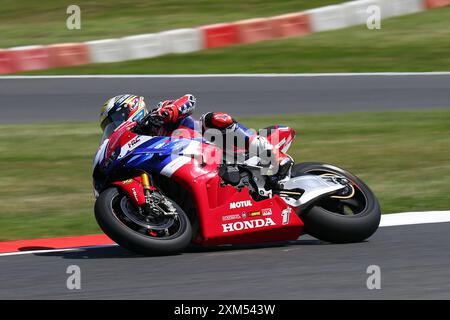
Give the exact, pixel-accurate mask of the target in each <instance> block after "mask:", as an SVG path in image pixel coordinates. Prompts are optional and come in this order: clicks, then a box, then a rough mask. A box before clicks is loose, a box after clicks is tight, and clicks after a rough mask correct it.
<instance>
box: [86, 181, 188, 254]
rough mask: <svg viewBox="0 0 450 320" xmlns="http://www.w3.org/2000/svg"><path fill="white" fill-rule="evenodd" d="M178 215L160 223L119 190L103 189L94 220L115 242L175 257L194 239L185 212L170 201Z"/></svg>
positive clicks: (139, 250) (97, 202) (161, 220)
mask: <svg viewBox="0 0 450 320" xmlns="http://www.w3.org/2000/svg"><path fill="white" fill-rule="evenodd" d="M168 200H169V201H170V202H171V204H172V205H173V207H174V208H175V209H176V215H174V216H168V217H163V218H161V219H159V220H157V221H155V220H151V219H148V218H147V217H146V216H145V215H143V214H142V213H140V212H139V210H138V209H137V208H135V207H134V206H133V205H132V203H131V201H130V200H129V199H128V198H127V196H126V195H125V194H124V193H122V192H121V191H120V190H119V189H117V188H109V189H106V190H104V191H103V192H102V193H101V194H100V195H99V197H98V198H97V201H96V202H95V208H94V210H95V218H96V220H97V222H98V224H99V226H100V228H101V229H102V230H103V232H104V233H106V234H107V235H108V236H109V237H110V238H111V239H112V240H114V241H115V242H117V243H118V244H119V245H121V246H122V247H124V248H127V249H129V250H131V251H134V252H137V253H141V254H146V255H147V254H173V253H177V252H180V251H182V250H183V249H184V248H186V247H187V246H188V245H189V243H190V241H191V237H192V229H191V224H190V222H189V219H188V217H187V215H186V214H185V213H184V211H183V210H182V209H181V208H180V207H179V206H178V205H177V204H176V203H175V202H174V201H172V200H170V199H168Z"/></svg>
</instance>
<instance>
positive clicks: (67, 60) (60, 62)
mask: <svg viewBox="0 0 450 320" xmlns="http://www.w3.org/2000/svg"><path fill="white" fill-rule="evenodd" d="M48 49H49V52H50V62H51V65H52V67H55V68H57V67H66V66H77V65H82V64H88V63H90V62H91V59H90V56H89V48H88V46H87V45H86V44H84V43H64V44H54V45H50V46H48Z"/></svg>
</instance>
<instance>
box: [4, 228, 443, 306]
mask: <svg viewBox="0 0 450 320" xmlns="http://www.w3.org/2000/svg"><path fill="white" fill-rule="evenodd" d="M449 234H450V223H437V224H423V225H410V226H396V227H383V228H380V229H379V230H378V231H377V233H376V234H375V235H374V236H373V237H372V238H370V239H369V241H367V242H363V243H357V244H345V245H344V244H342V245H333V244H327V243H322V242H319V241H317V240H315V239H313V238H310V237H305V238H302V237H301V238H300V239H299V240H298V241H296V242H293V243H290V244H289V243H283V244H278V245H259V246H254V247H235V248H212V249H205V248H197V247H192V248H189V250H188V251H187V252H186V253H183V254H180V255H176V256H168V257H142V256H137V255H134V254H132V253H130V252H128V251H125V250H124V249H122V248H120V247H110V248H102V249H86V250H81V251H79V252H54V253H41V254H39V253H36V254H27V255H20V256H7V257H0V265H1V272H0V299H108V298H111V299H200V300H205V299H257V300H258V299H261V300H264V299H450V254H449V252H450V241H449V239H448V235H449ZM69 265H77V266H79V267H80V268H81V290H73V291H72V290H68V289H67V287H66V280H67V277H68V276H69V275H68V274H66V269H67V267H68V266H69ZM370 265H377V266H379V267H380V270H381V289H380V290H377V289H374V290H369V289H368V288H367V286H366V281H367V278H368V277H369V276H370V275H369V274H367V273H366V271H367V267H368V266H370Z"/></svg>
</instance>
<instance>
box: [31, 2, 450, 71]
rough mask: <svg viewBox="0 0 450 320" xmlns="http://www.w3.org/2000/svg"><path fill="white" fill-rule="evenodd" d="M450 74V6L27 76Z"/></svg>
mask: <svg viewBox="0 0 450 320" xmlns="http://www.w3.org/2000/svg"><path fill="white" fill-rule="evenodd" d="M443 70H450V7H446V8H441V9H436V10H430V11H427V12H422V13H418V14H414V15H409V16H404V17H397V18H392V19H388V20H385V21H383V22H382V29H381V30H368V29H366V27H365V26H356V27H352V28H348V29H342V30H335V31H331V32H323V33H315V34H311V35H308V36H304V37H296V38H289V39H280V40H273V41H267V42H261V43H257V44H251V45H240V46H233V47H227V48H217V49H211V50H205V51H200V52H197V53H192V54H183V55H175V54H174V55H168V56H163V57H159V58H154V59H146V60H135V61H128V62H122V63H113V64H91V65H85V66H80V67H73V68H62V69H51V70H43V71H38V72H29V73H30V74H115V73H119V74H125V73H136V74H147V73H150V74H165V73H169V74H170V73H172V74H177V73H266V72H274V73H278V72H280V73H289V72H379V71H443Z"/></svg>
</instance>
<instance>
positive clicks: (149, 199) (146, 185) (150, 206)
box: [141, 173, 162, 217]
mask: <svg viewBox="0 0 450 320" xmlns="http://www.w3.org/2000/svg"><path fill="white" fill-rule="evenodd" d="M141 183H142V188H143V189H144V196H145V206H144V211H145V214H146V215H150V214H151V215H154V216H158V217H159V216H161V215H162V213H161V212H159V210H155V203H154V201H153V195H152V194H153V192H154V191H155V190H156V188H155V187H154V186H153V178H152V176H149V175H148V174H147V173H143V174H141Z"/></svg>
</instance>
